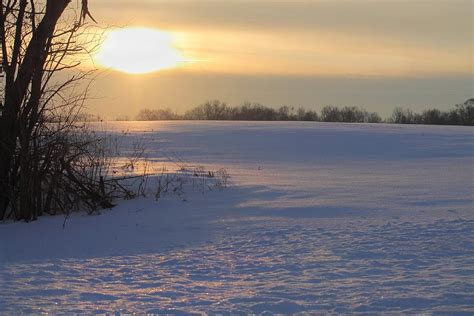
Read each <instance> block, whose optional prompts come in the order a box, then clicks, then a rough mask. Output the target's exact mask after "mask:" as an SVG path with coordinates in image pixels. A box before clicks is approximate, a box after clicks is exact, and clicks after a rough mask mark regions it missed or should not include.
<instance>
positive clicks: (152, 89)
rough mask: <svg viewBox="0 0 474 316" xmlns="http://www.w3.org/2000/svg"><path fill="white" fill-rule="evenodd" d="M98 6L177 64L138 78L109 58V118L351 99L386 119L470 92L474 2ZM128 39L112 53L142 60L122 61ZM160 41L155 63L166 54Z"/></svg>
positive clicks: (97, 95)
mask: <svg viewBox="0 0 474 316" xmlns="http://www.w3.org/2000/svg"><path fill="white" fill-rule="evenodd" d="M90 6H91V10H92V11H93V14H94V16H95V17H96V18H97V20H98V21H99V23H100V24H101V25H110V26H112V27H122V28H128V27H134V28H136V27H141V28H147V29H151V30H157V31H159V32H161V33H162V34H164V35H165V36H168V37H169V41H170V43H172V46H173V49H176V56H177V57H176V58H175V59H176V61H177V62H175V61H174V60H173V59H172V60H170V61H166V60H163V61H164V62H165V63H164V65H165V66H167V67H166V68H167V69H164V70H158V71H156V72H151V73H148V74H133V75H131V74H126V73H120V72H117V71H116V70H113V69H114V68H115V69H117V66H116V65H112V66H111V67H110V68H112V69H107V70H104V71H103V72H101V73H100V75H99V77H98V79H97V80H96V82H95V85H94V86H93V89H92V96H93V100H91V102H90V103H89V105H88V108H89V111H90V112H93V113H97V114H100V115H102V116H104V117H106V118H110V119H113V118H115V117H117V116H121V115H128V116H132V117H133V116H134V115H135V114H136V113H137V112H138V111H139V110H140V109H142V108H171V109H174V110H176V111H180V112H182V111H185V110H186V109H189V108H190V107H193V106H196V105H198V104H200V103H202V102H205V101H206V100H210V99H220V100H222V101H226V102H228V103H230V104H240V103H242V102H244V101H250V102H259V103H262V104H265V105H269V106H281V105H291V106H296V107H298V106H303V107H306V108H308V109H315V110H317V109H320V108H321V107H322V106H324V105H328V104H333V105H339V106H344V105H350V106H352V105H354V106H360V107H364V108H366V109H367V110H369V111H377V112H379V113H380V114H381V115H382V116H388V115H389V114H390V112H391V111H392V109H393V108H394V107H397V106H403V107H408V108H411V109H413V110H416V111H419V110H423V109H427V108H430V107H436V108H440V109H448V108H450V107H452V106H453V105H454V104H457V103H462V102H464V101H465V100H466V99H467V98H469V97H472V95H473V90H474V82H473V27H472V14H473V3H472V2H471V1H469V0H467V1H465V0H456V1H449V2H448V1H443V0H434V1H422V0H418V1H394V0H386V1H372V0H361V1H350V0H345V1H323V0H314V1H287V0H281V1H274V0H261V1H235V0H228V1H214V0H180V1H174V2H169V1H161V0H158V1H150V0H139V1H133V2H131V1H110V0H97V1H94V2H91V4H90ZM123 42H129V41H126V40H125V39H123V40H122V41H118V43H116V44H114V46H111V47H112V48H111V51H112V53H111V54H112V56H110V54H109V55H106V56H105V57H104V58H103V59H105V60H106V61H107V60H109V59H111V58H112V59H113V58H115V57H117V58H129V56H130V55H133V54H132V53H128V52H127V51H125V53H123V55H124V56H125V57H121V56H113V55H114V52H117V51H121V50H123V49H125V50H126V49H127V47H126V45H123V44H122V43H123ZM150 42H153V40H152V39H150ZM139 43H140V42H139ZM159 44H160V45H161V46H158V48H156V52H153V51H151V52H149V55H150V56H148V55H146V56H147V58H152V60H151V61H149V62H148V63H152V62H157V59H156V58H155V57H154V56H155V55H160V54H162V53H163V54H164V52H163V50H166V49H167V48H166V46H163V45H162V43H159ZM170 45H171V44H170ZM132 46H136V44H133V45H132ZM152 53H153V54H155V55H153V56H151V54H152ZM158 58H162V59H163V58H164V57H163V56H161V55H160V56H158ZM167 58H172V57H167ZM179 58H182V59H179ZM135 59H139V58H135ZM143 62H145V61H143ZM166 62H168V64H169V65H166ZM124 65H125V66H130V65H126V64H124V63H121V66H124ZM160 65H161V64H160ZM122 68H123V67H122ZM100 69H104V68H100ZM132 70H133V68H132Z"/></svg>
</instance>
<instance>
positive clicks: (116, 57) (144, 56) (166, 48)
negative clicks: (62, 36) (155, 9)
mask: <svg viewBox="0 0 474 316" xmlns="http://www.w3.org/2000/svg"><path fill="white" fill-rule="evenodd" d="M95 59H96V61H97V62H98V63H99V64H101V65H102V66H105V67H109V68H112V69H115V70H118V71H122V72H126V73H130V74H145V73H150V72H154V71H158V70H162V69H167V68H173V67H176V66H178V64H179V63H180V62H184V61H185V59H184V58H183V56H181V54H180V52H179V51H178V50H177V49H176V48H175V47H174V46H173V38H172V36H171V35H170V34H167V33H164V32H160V31H156V30H153V29H147V28H125V29H118V30H114V31H112V32H110V33H109V34H108V35H107V37H106V39H105V41H104V43H103V44H102V47H101V49H100V51H99V53H98V54H97V55H96V58H95Z"/></svg>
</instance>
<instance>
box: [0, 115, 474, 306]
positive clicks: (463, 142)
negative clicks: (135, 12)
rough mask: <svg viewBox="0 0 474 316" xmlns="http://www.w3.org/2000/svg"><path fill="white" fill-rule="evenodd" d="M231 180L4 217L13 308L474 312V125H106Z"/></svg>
mask: <svg viewBox="0 0 474 316" xmlns="http://www.w3.org/2000/svg"><path fill="white" fill-rule="evenodd" d="M95 128H97V129H98V130H107V131H109V132H111V133H117V134H118V135H121V136H122V137H123V139H124V147H127V146H128V147H131V145H130V144H132V143H133V141H135V140H139V141H140V142H142V143H143V144H145V145H146V146H147V148H148V152H147V154H148V157H149V159H150V160H151V161H154V162H155V164H157V165H160V164H165V163H166V161H167V157H177V156H178V157H181V159H185V160H186V161H187V162H188V163H189V164H199V165H203V166H205V167H207V168H209V169H219V168H222V167H223V168H226V169H227V170H228V172H229V173H230V175H231V176H232V179H231V186H230V187H229V188H228V189H226V190H223V191H221V190H214V191H209V192H206V193H202V192H200V191H199V190H198V191H196V192H193V191H188V192H187V193H186V197H185V200H186V201H185V202H183V201H182V200H183V199H182V197H181V198H178V197H174V196H168V197H165V198H163V199H161V200H160V201H158V202H156V201H154V200H153V198H149V199H140V200H132V201H123V202H120V204H119V206H118V207H117V208H115V209H114V210H111V211H104V212H103V213H102V215H100V216H93V217H87V216H85V215H74V216H71V217H70V218H69V219H68V220H67V222H66V225H65V227H64V229H63V222H64V218H62V217H55V218H42V219H41V220H39V221H37V222H34V223H31V224H23V223H14V224H12V223H8V224H2V225H0V313H3V314H10V313H18V312H26V313H31V312H33V313H37V312H50V313H62V312H78V313H79V312H86V313H91V312H148V313H180V312H246V313H262V312H265V311H269V312H273V313H294V312H339V313H357V312H360V313H370V312H386V311H389V312H402V313H424V312H428V313H441V314H454V313H455V312H457V313H461V314H462V313H465V314H473V313H474V209H473V206H474V205H473V200H474V198H473V192H474V190H473V189H474V184H473V182H474V180H473V178H474V170H473V164H474V129H473V128H471V127H465V128H463V127H429V126H397V125H367V124H361V125H353V124H323V123H253V122H252V123H250V122H239V123H236V122H150V123H147V122H145V123H144V122H129V123H119V122H118V123H104V124H101V125H100V126H96V127H95Z"/></svg>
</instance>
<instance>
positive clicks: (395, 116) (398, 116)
mask: <svg viewBox="0 0 474 316" xmlns="http://www.w3.org/2000/svg"><path fill="white" fill-rule="evenodd" d="M136 120H138V121H160V120H216V121H224V120H228V121H317V122H345V123H394V124H430V125H469V126H472V125H474V99H469V100H467V101H466V102H464V103H463V104H457V105H455V106H454V107H453V108H452V109H450V110H448V111H441V110H438V109H428V110H425V111H423V112H421V113H415V112H413V111H412V110H410V109H406V108H401V107H397V108H395V109H394V110H393V113H392V115H391V116H390V117H389V118H386V119H382V117H381V116H380V115H379V114H378V113H376V112H369V111H366V110H365V109H363V108H360V107H356V106H344V107H337V106H332V105H327V106H325V107H323V108H322V109H321V111H320V112H319V113H318V112H317V111H313V110H307V109H305V108H302V107H299V108H295V107H290V106H281V107H279V108H276V109H275V108H272V107H268V106H265V105H262V104H259V103H249V102H246V103H244V104H242V105H239V106H230V105H228V104H227V103H225V102H221V101H219V100H213V101H207V102H205V103H203V104H200V105H198V106H196V107H194V108H193V109H191V110H188V111H186V112H185V113H184V114H179V113H177V112H175V111H172V110H171V109H143V110H141V111H140V112H139V113H138V115H137V116H136Z"/></svg>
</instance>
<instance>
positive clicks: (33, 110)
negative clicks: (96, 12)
mask: <svg viewBox="0 0 474 316" xmlns="http://www.w3.org/2000/svg"><path fill="white" fill-rule="evenodd" d="M79 12H80V13H79ZM87 16H89V17H90V18H92V16H91V14H90V12H89V8H88V3H87V0H82V2H81V3H80V4H79V6H78V7H74V5H73V4H71V0H1V6H0V42H1V66H2V67H1V68H2V69H3V71H4V76H5V78H4V79H5V80H4V81H5V83H4V87H3V88H2V91H1V92H2V99H3V100H2V103H3V106H2V108H1V117H0V220H2V219H5V218H14V219H17V220H26V221H29V220H33V219H35V218H36V217H37V216H39V215H41V213H42V212H50V213H51V212H53V213H54V212H56V210H61V211H64V210H66V209H70V208H71V207H73V206H77V205H79V204H80V203H86V204H88V205H89V206H90V207H91V208H92V207H95V206H96V205H100V206H102V207H107V206H110V202H108V201H107V200H106V199H105V197H103V194H101V190H100V185H101V184H100V183H95V182H94V181H95V178H94V177H92V176H91V175H90V174H88V172H90V170H91V168H89V169H88V170H87V171H81V170H82V169H81V168H82V167H83V165H81V164H80V163H81V162H82V163H85V160H84V159H85V158H86V157H87V156H88V155H89V154H90V152H89V150H90V148H91V146H92V145H93V144H94V143H95V142H96V141H97V140H96V139H93V138H90V137H89V138H88V137H85V136H84V135H83V134H81V133H77V131H78V130H79V129H80V127H78V126H77V124H76V121H75V117H76V115H77V113H78V112H79V111H80V108H81V107H82V105H83V103H84V101H85V95H86V94H85V92H86V91H87V86H86V88H82V87H83V86H82V85H81V82H82V81H83V80H84V79H85V78H87V77H88V76H89V75H90V74H91V73H90V71H79V70H78V69H79V68H78V67H79V65H80V64H81V56H83V55H84V54H86V55H87V54H88V53H90V50H91V49H93V48H94V47H95V46H94V41H93V40H91V39H90V38H88V37H87V34H88V31H87V30H88V26H87V24H85V23H84V22H85V21H84V20H85V18H86V17H87ZM61 78H62V79H61ZM64 78H65V79H64ZM88 163H91V162H90V161H89V162H88ZM79 166H80V168H79ZM92 169H93V168H92ZM68 190H75V191H76V192H74V193H68ZM78 193H79V194H78Z"/></svg>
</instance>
